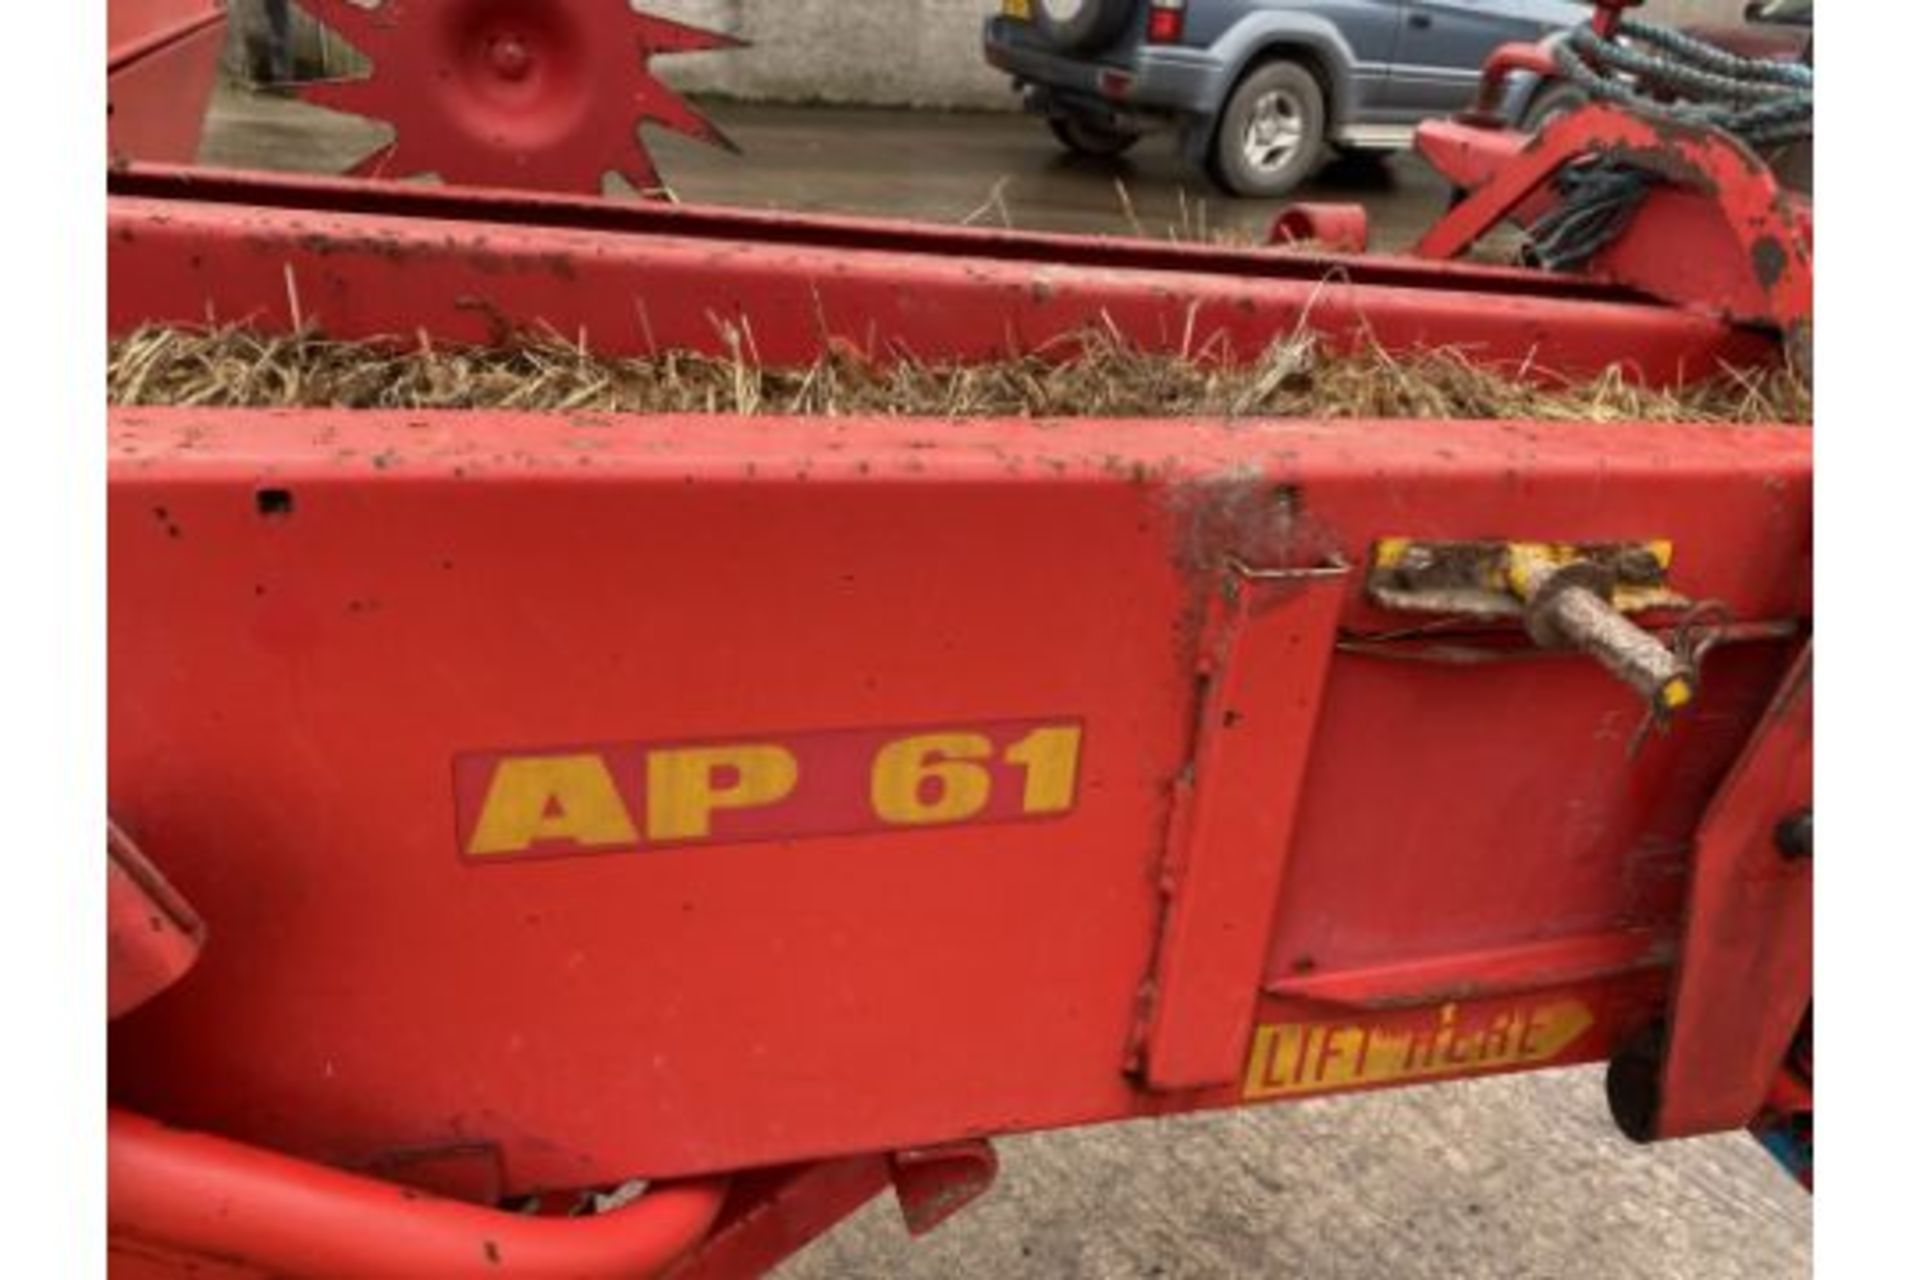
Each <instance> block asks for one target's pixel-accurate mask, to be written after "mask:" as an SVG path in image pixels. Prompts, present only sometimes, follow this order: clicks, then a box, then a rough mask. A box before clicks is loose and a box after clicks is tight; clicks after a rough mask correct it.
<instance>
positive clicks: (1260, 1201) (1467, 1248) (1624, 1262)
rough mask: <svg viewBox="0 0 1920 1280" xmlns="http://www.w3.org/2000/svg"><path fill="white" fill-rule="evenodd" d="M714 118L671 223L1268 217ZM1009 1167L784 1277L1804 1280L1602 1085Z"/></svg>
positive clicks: (1433, 186) (1404, 216)
mask: <svg viewBox="0 0 1920 1280" xmlns="http://www.w3.org/2000/svg"><path fill="white" fill-rule="evenodd" d="M714 114H715V115H716V116H717V117H718V118H719V120H720V122H721V123H722V124H723V125H724V126H725V127H726V128H727V129H728V130H729V131H730V132H731V133H732V134H733V136H734V137H735V138H736V139H737V140H738V141H739V142H740V143H741V144H742V145H743V147H744V148H745V152H746V154H745V155H744V156H743V157H739V158H736V157H732V156H728V155H725V154H723V153H720V152H715V151H710V150H706V149H702V148H698V147H693V146H690V145H687V144H685V143H682V142H679V141H667V142H664V143H663V144H662V145H661V146H660V148H659V154H660V161H661V168H662V171H663V172H664V174H665V175H666V177H667V180H668V182H669V183H671V184H672V186H673V187H674V188H675V190H676V191H677V192H678V193H679V195H680V196H681V197H682V198H683V199H687V200H698V201H723V202H728V203H736V204H745V205H755V206H777V207H781V208H794V209H810V210H835V211H847V212H857V213H866V214H885V215H888V216H898V217H914V218H925V219H930V220H934V221H942V222H958V221H962V220H966V219H968V218H969V217H972V218H973V220H975V221H989V222H996V223H997V222H1000V221H1002V220H1003V218H1004V220H1006V221H1010V222H1011V223H1013V224H1014V225H1016V226H1020V227H1025V228H1034V229H1059V230H1082V231H1094V232H1105V233H1115V234H1121V233H1127V232H1129V231H1131V230H1135V229H1136V228H1138V229H1139V230H1141V231H1144V232H1145V233H1147V234H1160V235H1164V234H1167V233H1168V228H1169V227H1171V228H1173V229H1174V230H1175V232H1176V233H1178V234H1182V235H1187V236H1193V235H1197V234H1199V232H1200V228H1201V225H1202V219H1203V217H1204V223H1205V226H1206V228H1207V229H1208V231H1209V232H1213V231H1217V230H1220V229H1227V230H1228V231H1230V232H1245V233H1253V232H1255V231H1257V230H1258V229H1261V228H1264V226H1265V225H1266V223H1267V222H1268V221H1269V220H1270V219H1271V216H1272V211H1273V207H1272V206H1271V205H1263V204H1260V203H1231V202H1223V201H1221V200H1220V199H1219V198H1218V197H1217V196H1214V195H1213V194H1212V193H1210V192H1207V191H1206V190H1205V189H1204V188H1203V187H1201V186H1200V185H1199V184H1198V183H1197V182H1196V180H1195V179H1194V178H1193V177H1192V176H1191V175H1190V174H1188V173H1187V172H1186V171H1185V170H1184V169H1183V168H1182V167H1181V166H1180V164H1179V163H1178V161H1177V159H1176V157H1175V156H1174V155H1173V154H1172V151H1171V147H1170V145H1169V144H1166V143H1160V144H1152V143H1150V144H1148V145H1146V146H1143V147H1142V148H1141V149H1140V152H1139V154H1138V155H1137V156H1136V157H1135V158H1133V159H1131V160H1129V161H1127V162H1124V163H1122V164H1120V165H1117V166H1099V165H1092V164H1086V163H1082V162H1075V161H1071V160H1067V159H1064V158H1062V157H1061V156H1060V155H1059V154H1058V151H1057V149H1056V148H1055V147H1054V145H1053V142H1052V140H1051V139H1050V137H1049V136H1048V135H1047V134H1046V132H1045V131H1044V130H1043V129H1042V128H1041V127H1040V126H1039V125H1037V124H1036V123H1034V122H1033V121H1030V120H1025V119H1022V118H1020V117H1017V116H1006V117H1001V116H994V115H967V116H953V115H906V114H902V113H894V112H875V111H854V110H820V109H813V110H802V109H793V108H769V107H741V106H726V105H722V106H720V107H718V108H716V109H715V112H714ZM377 137H378V135H377V134H370V133H368V132H367V131H366V130H365V129H364V127H360V126H354V125H351V124H347V123H345V122H342V121H341V120H340V119H339V118H338V117H328V116H326V115H324V114H320V113H314V112H310V111H309V110H307V109H306V108H303V107H300V106H297V105H295V104H291V103H287V102H284V101H280V100H277V99H271V98H257V97H253V96H251V95H246V94H239V93H233V92H227V93H223V94H222V95H221V97H220V99H219V100H218V102H217V103H216V106H215V111H214V115H213V119H212V122H211V127H210V130H209V134H208V137H207V142H206V147H205V149H204V152H203V158H204V159H205V160H206V161H207V162H209V163H216V164H229V165H239V166H253V167H282V168H318V169H325V168H329V167H338V166H340V165H342V164H344V163H345V162H346V161H348V160H350V159H352V158H353V157H354V156H355V155H357V154H358V153H359V152H360V151H364V150H366V149H367V148H368V147H370V146H371V145H372V142H373V141H375V140H377ZM1116 179H1118V180H1119V181H1120V182H1121V183H1123V184H1124V186H1125V188H1126V190H1127V192H1128V196H1127V200H1128V201H1130V203H1131V212H1129V211H1128V209H1127V208H1126V206H1125V205H1124V204H1123V202H1122V199H1121V197H1120V196H1119V194H1118V193H1117V191H1116V187H1115V181H1116ZM1311 194H1312V195H1313V196H1315V197H1317V198H1326V199H1358V200H1362V201H1364V202H1365V203H1366V204H1367V205H1368V206H1369V207H1370V208H1371V209H1372V211H1373V216H1374V221H1375V226H1376V240H1377V243H1382V244H1384V245H1386V246H1388V247H1392V246H1395V245H1402V244H1405V243H1406V242H1407V241H1408V240H1409V239H1411V238H1412V236H1413V235H1414V234H1415V233H1417V231H1418V230H1419V228H1421V227H1422V226H1424V225H1425V223H1426V222H1427V221H1428V220H1429V219H1430V218H1431V217H1432V216H1433V215H1434V213H1435V212H1436V211H1437V210H1438V209H1439V208H1441V207H1442V205H1443V203H1444V200H1445V195H1446V193H1445V189H1444V187H1442V186H1441V184H1439V183H1437V182H1436V181H1434V180H1433V179H1432V178H1431V177H1430V176H1427V175H1424V174H1423V173H1422V172H1421V169H1420V166H1419V163H1418V162H1417V161H1414V160H1412V159H1410V158H1407V157H1400V158H1397V159H1395V160H1393V161H1392V162H1391V163H1389V164H1388V165H1386V166H1383V167H1379V168H1373V169H1367V168H1360V169H1353V168H1349V169H1347V170H1343V171H1340V172H1336V173H1333V174H1330V175H1328V176H1327V177H1326V178H1325V179H1324V180H1323V181H1322V182H1321V183H1320V184H1319V185H1318V186H1317V187H1316V188H1315V190H1314V191H1313V192H1312V193H1311ZM996 197H997V198H996ZM1203 209H1204V213H1203V212H1202V211H1203ZM1003 210H1004V213H1003ZM1183 210H1184V212H1183ZM982 1069H983V1070H992V1069H994V1068H993V1064H991V1063H983V1064H982ZM1000 1150H1001V1156H1002V1162H1003V1172H1002V1175H1001V1182H1000V1185H999V1186H998V1187H997V1188H996V1190H995V1191H994V1192H993V1193H992V1194H991V1195H990V1196H988V1197H987V1198H986V1199H985V1200H983V1201H982V1202H980V1203H979V1204H977V1205H976V1206H974V1207H973V1208H972V1209H970V1210H968V1211H967V1212H966V1213H964V1214H962V1215H961V1216H960V1217H958V1218H956V1219H954V1220H953V1221H952V1222H950V1223H948V1224H947V1225H945V1226H944V1227H942V1228H940V1230H939V1231H937V1232H936V1233H934V1234H933V1235H931V1236H929V1237H928V1238H927V1239H925V1240H923V1241H920V1242H918V1243H914V1242H910V1241H909V1240H908V1239H907V1238H906V1235H905V1232H904V1231H903V1229H902V1228H901V1226H900V1223H899V1218H898V1214H897V1213H896V1212H895V1210H894V1208H893V1206H892V1205H891V1204H889V1203H887V1202H884V1201H882V1202H877V1203H875V1204H873V1205H870V1206H869V1207H868V1208H867V1209H866V1210H865V1211H864V1212H863V1213H861V1214H860V1215H859V1216H858V1217H857V1218H855V1219H854V1220H853V1222H852V1223H850V1224H849V1225H847V1226H846V1227H844V1228H842V1229H841V1230H839V1231H837V1232H835V1233H833V1234H832V1235H829V1236H828V1237H827V1238H825V1239H824V1240H822V1241H820V1242H819V1243H817V1244H815V1245H814V1246H813V1247H811V1248H810V1249H808V1250H807V1251H806V1252H804V1253H802V1254H801V1255H800V1256H798V1257H797V1258H795V1259H794V1260H793V1261H792V1262H791V1263H790V1264H789V1265H788V1266H787V1267H786V1268H785V1269H784V1270H783V1272H782V1274H783V1275H785V1276H787V1277H790V1278H791V1280H828V1278H830V1277H831V1278H833V1280H842V1278H845V1277H869V1276H871V1277H882V1276H886V1277H967V1276H980V1277H995V1278H996V1280H997V1278H1000V1277H1087V1278H1093V1277H1100V1278H1102V1280H1107V1278H1112V1280H1122V1278H1130V1277H1188V1276H1191V1277H1214V1276H1275V1277H1280V1276H1287V1277H1308V1278H1312V1280H1344V1278H1352V1280H1372V1278H1375V1277H1381V1278H1385V1277H1406V1278H1408V1280H1417V1278H1433V1280H1439V1278H1442V1277H1444V1278H1448V1280H1451V1278H1454V1277H1489V1278H1493V1277H1498V1278H1501V1280H1506V1278H1509V1277H1511V1278H1516V1280H1517V1278H1519V1277H1542V1278H1547V1277H1551V1278H1553V1280H1587V1278H1591V1280H1602V1278H1604V1280H1624V1278H1628V1277H1673V1278H1675V1280H1715V1278H1716V1277H1726V1278H1727V1280H1769V1278H1773V1277H1799V1276H1805V1275H1806V1274H1808V1272H1809V1271H1810V1269H1811V1240H1810V1237H1811V1232H1812V1214H1811V1201H1810V1199H1809V1198H1808V1197H1807V1196H1806V1195H1804V1194H1803V1193H1802V1192H1801V1191H1800V1189H1799V1188H1798V1186H1796V1185H1795V1184H1794V1183H1793V1182H1792V1181H1791V1180H1789V1179H1788V1178H1787V1177H1786V1175H1784V1174H1783V1173H1781V1172H1779V1171H1778V1170H1777V1169H1776V1168H1775V1167H1774V1165H1773V1163H1772V1161H1771V1160H1770V1159H1769V1158H1768V1157H1767V1156H1766V1155H1765V1154H1764V1153H1763V1152H1762V1151H1761V1150H1760V1148H1759V1147H1758V1145H1756V1144H1755V1143H1753V1142H1752V1141H1750V1140H1749V1139H1747V1138H1746V1137H1744V1136H1742V1135H1729V1136H1725V1137H1717V1138H1708V1139H1700V1140H1695V1141H1689V1142H1681V1143H1671V1144H1666V1145H1662V1146H1658V1147H1652V1148H1639V1147H1634V1146H1632V1145H1631V1144H1629V1143H1628V1142H1626V1141H1625V1140H1624V1139H1623V1138H1621V1137H1619V1136H1618V1135H1617V1134H1616V1133H1615V1131H1614V1129H1613V1126H1612V1124H1611V1122H1610V1121H1609V1120H1608V1118H1607V1114H1606V1105H1605V1102H1604V1099H1603V1096H1602V1090H1601V1081H1600V1076H1599V1074H1598V1072H1597V1071H1594V1070H1579V1071H1566V1072H1553V1073H1546V1074H1536V1075H1530V1076H1520V1077H1511V1078H1505V1079H1496V1080H1482V1081H1477V1082H1473V1083H1469V1084H1462V1085H1439V1086H1427V1087H1422V1088H1416V1089H1410V1090H1403V1091H1399V1092H1395V1093H1385V1094H1372V1095H1366V1096H1362V1097H1354V1098H1344V1099H1326V1100H1320V1101H1314V1102H1306V1103H1296V1104H1291V1105H1281V1106H1268V1107H1263V1108H1257V1109H1251V1110H1245V1111H1240V1112H1233V1113H1227V1114H1219V1115H1209V1116H1201V1117H1189V1118H1185V1119H1174V1120H1160V1121H1143V1122H1138V1123H1134V1124H1129V1125H1121V1126H1111V1127H1107V1128H1102V1129H1091V1130H1079V1131H1072V1132H1065V1133H1053V1134H1039V1135H1031V1136H1025V1137H1018V1138H1012V1139H1008V1140H1006V1141H1004V1142H1002V1143H1001V1144H1000Z"/></svg>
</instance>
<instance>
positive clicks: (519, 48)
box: [487, 36, 533, 80]
mask: <svg viewBox="0 0 1920 1280" xmlns="http://www.w3.org/2000/svg"><path fill="white" fill-rule="evenodd" d="M487 62H488V65H490V66H491V67H492V68H493V70H494V73H495V74H496V75H499V76H500V77H501V78H502V79H506V80H524V79H526V78H527V73H528V72H529V71H532V70H533V51H532V50H530V49H528V48H527V45H526V42H525V41H524V40H522V39H520V37H518V36H496V37H495V38H494V40H493V42H492V43H491V44H489V45H488V46H487Z"/></svg>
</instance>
